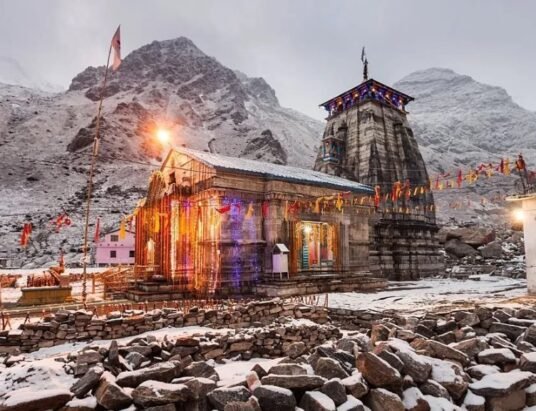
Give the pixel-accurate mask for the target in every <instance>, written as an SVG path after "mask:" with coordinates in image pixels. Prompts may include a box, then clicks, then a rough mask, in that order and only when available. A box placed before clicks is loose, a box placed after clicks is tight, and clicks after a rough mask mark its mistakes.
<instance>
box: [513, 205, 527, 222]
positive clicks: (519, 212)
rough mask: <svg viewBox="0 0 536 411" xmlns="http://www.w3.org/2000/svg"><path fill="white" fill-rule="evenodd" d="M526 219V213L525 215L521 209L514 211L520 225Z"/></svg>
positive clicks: (515, 218)
mask: <svg viewBox="0 0 536 411" xmlns="http://www.w3.org/2000/svg"><path fill="white" fill-rule="evenodd" d="M524 217H525V213H523V210H522V209H521V208H516V209H515V210H514V220H515V221H517V222H518V223H522V222H523V219H524Z"/></svg>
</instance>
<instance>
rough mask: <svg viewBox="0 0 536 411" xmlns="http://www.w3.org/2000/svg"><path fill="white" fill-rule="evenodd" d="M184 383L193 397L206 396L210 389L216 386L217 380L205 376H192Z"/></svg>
mask: <svg viewBox="0 0 536 411" xmlns="http://www.w3.org/2000/svg"><path fill="white" fill-rule="evenodd" d="M173 383H175V381H173ZM183 384H184V385H186V386H187V387H188V389H189V390H190V393H191V397H192V398H193V399H199V398H204V397H206V395H207V394H208V393H209V392H210V391H212V390H213V389H215V388H216V382H215V381H214V380H211V379H209V378H203V377H200V378H191V379H189V380H188V381H185V382H184V383H183Z"/></svg>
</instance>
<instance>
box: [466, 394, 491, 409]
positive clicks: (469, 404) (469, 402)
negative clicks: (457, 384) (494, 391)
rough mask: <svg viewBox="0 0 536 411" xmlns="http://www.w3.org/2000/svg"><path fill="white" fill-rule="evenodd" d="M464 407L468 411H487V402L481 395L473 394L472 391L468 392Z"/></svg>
mask: <svg viewBox="0 0 536 411" xmlns="http://www.w3.org/2000/svg"><path fill="white" fill-rule="evenodd" d="M463 407H464V409H465V410H467V411H486V400H485V398H484V397H481V396H480V395H476V394H473V392H472V391H471V390H467V394H465V398H464V399H463Z"/></svg>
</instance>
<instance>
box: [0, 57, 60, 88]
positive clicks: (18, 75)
mask: <svg viewBox="0 0 536 411" xmlns="http://www.w3.org/2000/svg"><path fill="white" fill-rule="evenodd" d="M0 83H3V84H10V85H13V86H22V87H28V88H33V89H38V90H42V91H46V92H50V93H59V92H60V91H63V90H64V89H63V88H62V87H61V86H58V85H54V84H50V83H49V82H47V81H45V80H43V79H40V78H35V77H33V76H30V75H28V73H27V72H26V71H25V70H24V69H23V68H22V67H21V65H20V64H19V62H18V61H16V60H14V59H12V58H10V57H5V56H0Z"/></svg>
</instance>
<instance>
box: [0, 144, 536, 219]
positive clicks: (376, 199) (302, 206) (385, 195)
mask: <svg viewBox="0 0 536 411" xmlns="http://www.w3.org/2000/svg"><path fill="white" fill-rule="evenodd" d="M85 154H90V153H81V155H85ZM520 157H521V155H520ZM21 160H22V161H33V162H34V163H37V164H43V165H47V166H59V167H62V168H64V169H65V168H66V169H68V170H71V169H75V168H77V167H84V166H85V164H83V165H66V164H64V163H63V162H59V161H54V160H43V159H38V160H35V159H28V158H23V159H21ZM101 160H102V161H106V160H108V161H122V162H125V163H130V164H136V165H141V166H146V167H155V168H158V169H160V170H164V169H167V170H168V171H169V170H170V169H172V170H183V171H186V172H188V173H195V172H202V171H201V170H194V169H192V168H189V167H182V166H177V165H164V166H159V165H157V164H154V163H151V162H146V161H138V160H134V159H131V158H125V157H120V156H117V155H110V156H106V155H103V156H101ZM515 166H516V169H517V171H518V172H519V175H520V177H522V171H523V172H524V173H525V174H526V175H529V176H531V177H533V176H534V175H535V174H536V173H534V172H529V171H528V170H527V169H526V167H525V166H524V164H523V167H519V166H518V164H517V162H516V163H515ZM382 171H394V172H395V173H396V172H397V169H395V168H392V169H386V168H382ZM405 171H407V172H412V171H416V172H421V173H423V172H424V173H426V171H425V170H423V169H416V170H410V169H406V170H405ZM495 173H498V174H503V175H510V173H511V169H510V160H509V159H504V158H501V159H500V162H499V163H493V162H488V163H481V164H480V165H479V166H478V167H477V168H471V169H469V171H468V172H463V171H462V169H461V168H459V169H458V171H457V172H455V173H452V172H446V173H440V174H437V175H436V176H435V179H430V180H429V181H428V183H427V184H425V185H417V186H412V185H411V181H410V179H406V180H405V181H404V182H402V181H393V182H386V181H383V182H382V183H381V184H376V185H375V186H374V194H372V195H366V194H365V195H353V196H352V195H351V193H338V194H335V195H331V196H323V197H316V198H310V199H305V200H297V201H294V202H291V203H288V202H287V204H286V205H285V214H286V215H288V214H289V213H295V212H297V211H298V210H302V211H308V212H315V213H319V212H320V213H322V212H325V211H329V209H330V207H331V206H334V207H335V208H336V209H338V210H339V211H343V209H348V208H350V207H356V208H357V212H363V209H365V211H364V212H368V213H369V214H371V213H372V212H373V211H374V212H382V213H389V212H392V213H406V214H409V213H411V212H414V211H417V212H421V211H422V212H431V211H435V208H434V205H433V203H432V204H430V205H425V204H424V205H423V204H417V205H416V206H414V208H413V209H410V207H409V206H408V203H409V202H410V200H411V199H414V198H415V197H422V198H424V199H425V200H426V199H427V196H428V193H431V192H437V191H442V190H443V189H448V188H458V189H460V188H462V183H463V182H465V181H467V183H469V184H473V183H475V182H476V181H477V180H478V179H479V178H481V175H482V174H483V175H484V176H485V177H487V178H490V177H492V176H493V175H494V174H495ZM454 175H455V176H456V178H455V179H454V178H453V177H454ZM385 186H390V187H391V189H390V190H387V192H385V188H384V187H385ZM495 199H496V200H499V201H500V200H502V199H504V196H500V195H499V196H496V197H495ZM261 203H262V207H263V208H264V205H265V204H266V201H261ZM481 203H483V201H481ZM221 204H222V205H223V208H220V209H218V210H217V211H218V212H219V213H225V212H227V211H229V210H231V209H232V208H233V210H234V211H237V212H238V214H240V210H241V208H242V207H245V206H248V207H250V206H251V204H252V202H251V201H247V200H239V199H233V200H228V199H227V198H226V197H223V199H222V201H221ZM182 205H184V206H187V207H189V206H191V205H192V203H191V201H190V200H183V203H182ZM371 206H374V210H372V209H371ZM463 206H464V205H463V203H462V202H459V203H456V204H454V206H453V207H452V208H461V207H463ZM123 207H124V208H127V207H128V205H126V204H125V205H124V206H123ZM196 207H211V205H209V204H208V203H207V204H204V203H203V202H197V204H196ZM121 208H122V207H118V206H113V207H112V206H108V207H95V208H94V210H95V211H97V212H101V213H102V212H110V213H119V214H121ZM225 208H226V210H225V211H223V209H225ZM79 211H80V210H77V207H75V206H73V207H67V208H63V207H62V208H60V209H55V210H47V211H33V212H25V213H24V212H20V213H8V214H0V217H3V218H8V217H24V218H25V219H30V220H32V219H33V217H36V218H37V217H41V219H42V217H47V218H52V217H53V216H54V215H55V214H59V215H60V216H67V218H68V215H70V214H73V215H75V214H77V213H78V212H79ZM233 214H236V212H234V213H233ZM123 218H124V217H123ZM69 221H70V220H69ZM68 225H70V223H69V224H68Z"/></svg>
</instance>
